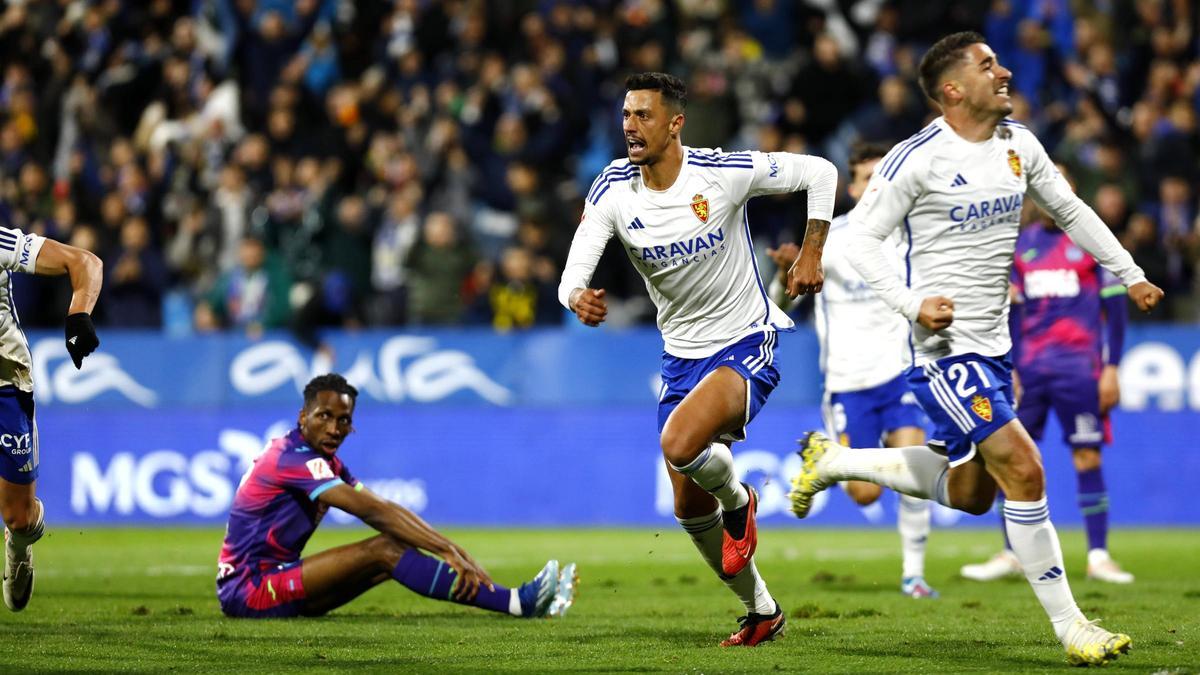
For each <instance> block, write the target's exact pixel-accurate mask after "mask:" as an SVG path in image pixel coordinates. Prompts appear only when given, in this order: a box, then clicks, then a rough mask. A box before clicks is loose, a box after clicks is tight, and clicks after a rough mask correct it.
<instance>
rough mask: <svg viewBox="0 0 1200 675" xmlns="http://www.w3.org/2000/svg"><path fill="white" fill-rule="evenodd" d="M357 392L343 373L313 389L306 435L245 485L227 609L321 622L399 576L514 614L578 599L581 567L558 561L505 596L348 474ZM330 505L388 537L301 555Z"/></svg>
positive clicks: (556, 610) (224, 551)
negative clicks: (346, 447)
mask: <svg viewBox="0 0 1200 675" xmlns="http://www.w3.org/2000/svg"><path fill="white" fill-rule="evenodd" d="M357 396H358V391H357V390H356V389H355V388H354V387H352V386H350V384H348V383H347V382H346V380H345V378H343V377H342V376H341V375H335V374H330V375H321V376H320V377H316V378H314V379H313V380H312V381H311V382H309V383H308V385H307V386H306V387H305V388H304V407H303V408H302V409H301V410H300V418H299V423H298V424H297V427H296V428H295V429H293V430H292V431H291V432H289V433H288V434H287V435H286V436H284V437H282V438H276V439H275V440H273V441H271V443H270V444H269V445H268V446H267V448H266V450H264V451H263V454H262V455H260V456H259V457H258V458H257V459H256V460H255V461H254V465H253V466H251V467H250V470H249V471H247V472H246V475H245V476H244V477H243V478H242V482H241V484H240V485H239V486H238V490H237V494H236V495H234V498H233V507H232V508H231V509H230V512H229V524H228V525H227V526H226V528H225V543H224V545H223V546H222V547H221V555H220V558H219V561H218V563H217V598H218V599H219V600H220V602H221V611H223V612H224V613H225V614H226V615H227V616H232V617H241V618H256V619H258V618H267V617H291V616H319V615H322V614H325V613H326V612H329V611H330V610H333V609H336V608H338V607H341V606H342V605H344V604H346V603H347V602H350V601H351V600H353V599H354V598H357V597H358V596H360V595H362V594H363V593H365V592H367V591H368V590H370V589H371V588H374V587H375V586H377V585H379V584H381V583H383V582H385V581H387V580H389V579H394V580H395V581H397V582H399V583H400V584H401V585H403V586H405V587H407V588H409V589H410V590H412V591H414V592H416V593H419V594H421V595H424V596H426V597H429V598H433V599H435V600H450V601H453V602H457V603H460V604H464V605H472V606H474V607H479V608H481V609H488V610H492V611H494V612H501V613H505V614H511V615H513V616H517V617H524V618H539V617H548V616H549V617H553V616H561V615H562V614H563V613H564V612H566V610H567V608H568V607H570V605H571V602H572V600H573V599H574V593H575V565H574V563H571V564H568V565H565V566H563V568H562V569H561V570H560V569H559V566H558V561H555V560H551V561H549V562H547V563H546V566H545V567H543V568H542V571H541V572H539V573H538V575H537V576H536V577H534V578H533V580H532V581H530V582H528V583H525V584H522V585H521V587H520V588H514V589H508V588H504V587H503V586H500V585H498V584H494V583H492V580H491V579H490V578H489V577H488V574H487V572H485V571H484V570H483V568H482V567H480V566H479V563H477V562H475V560H474V559H472V558H471V556H470V555H468V554H467V552H466V551H464V550H463V549H461V548H460V547H458V546H457V545H456V544H454V542H452V541H450V540H449V539H447V538H446V537H444V536H442V535H441V534H439V533H438V532H437V531H436V530H434V529H433V528H432V527H430V526H429V525H428V524H427V523H426V522H425V521H424V520H422V519H421V518H420V517H419V516H417V515H416V514H414V513H412V512H411V511H409V510H408V509H405V508H403V507H401V506H399V505H397V504H393V503H392V502H389V501H386V500H384V499H381V498H380V497H378V496H376V495H375V494H374V493H372V492H371V491H370V490H367V489H365V487H364V486H363V484H362V483H360V482H358V480H356V479H355V478H354V476H352V475H351V474H350V472H349V471H348V470H347V469H346V466H345V464H343V463H342V460H341V459H340V458H339V457H338V456H337V451H338V449H339V448H340V447H341V445H342V443H343V442H344V441H345V440H346V437H347V436H348V435H349V434H350V433H351V432H353V430H354V426H353V416H354V406H355V399H356V397H357ZM331 506H336V507H337V508H339V509H342V510H343V511H345V512H347V513H350V514H352V515H355V516H358V517H359V518H360V519H361V520H362V521H363V522H364V523H366V524H367V525H370V526H371V527H373V528H375V529H376V530H379V532H380V534H378V535H376V536H374V537H371V538H370V539H366V540H364V541H360V542H357V543H354V544H346V545H345V546H338V547H337V548H332V549H329V550H328V551H322V552H320V553H315V554H313V555H310V556H308V557H306V558H301V557H300V552H301V551H302V550H303V549H304V545H305V544H306V543H307V542H308V539H309V537H311V536H312V533H313V532H314V531H316V529H317V526H318V525H319V524H320V523H321V518H322V517H324V515H325V512H326V511H328V510H329V507H331ZM422 550H424V551H429V552H430V553H434V554H437V555H438V556H440V557H441V560H438V559H437V558H432V557H429V556H427V555H425V554H424V553H422V552H421V551H422Z"/></svg>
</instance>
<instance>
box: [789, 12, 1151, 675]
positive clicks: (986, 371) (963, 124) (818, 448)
mask: <svg viewBox="0 0 1200 675" xmlns="http://www.w3.org/2000/svg"><path fill="white" fill-rule="evenodd" d="M1011 77H1012V73H1010V72H1009V71H1008V70H1007V69H1005V68H1004V67H1003V66H1001V65H1000V64H999V63H997V62H996V55H995V53H994V52H993V51H992V49H991V48H990V47H988V46H987V45H986V44H985V43H984V39H983V36H981V35H979V34H977V33H955V34H953V35H950V36H948V37H946V38H943V39H942V40H940V41H938V42H937V44H935V45H934V46H933V47H931V48H930V50H929V51H928V52H927V53H926V54H925V56H924V57H923V58H922V59H921V65H920V82H921V87H922V89H923V90H924V91H925V93H926V95H928V96H929V97H930V98H931V99H933V101H934V102H935V103H937V104H938V105H939V106H940V107H941V109H942V112H943V116H942V117H939V118H938V119H936V120H934V122H933V123H932V124H930V125H929V126H928V127H926V128H925V129H924V130H922V131H921V132H919V133H918V134H917V135H915V136H913V137H912V138H910V139H909V140H907V141H905V142H903V143H901V144H899V145H897V146H896V147H895V148H894V149H893V150H892V152H891V153H889V154H888V156H887V157H885V158H884V160H883V161H882V162H881V163H880V165H879V169H878V170H877V171H876V174H875V177H874V178H873V179H872V180H871V184H870V187H869V188H868V189H867V194H866V195H865V196H864V197H863V199H862V201H860V202H859V204H858V206H857V207H855V209H854V211H852V212H851V214H850V221H851V227H852V228H854V237H853V240H852V241H853V243H852V245H851V250H852V254H851V261H852V262H853V264H854V266H855V268H856V269H857V270H858V271H859V273H861V274H862V276H863V278H864V279H866V281H867V283H869V284H870V285H871V288H872V289H874V290H875V292H876V293H877V294H878V295H879V296H880V297H881V298H883V300H884V301H885V302H887V303H888V305H890V306H891V307H892V308H893V309H895V310H896V311H899V312H900V313H902V314H903V315H904V316H905V317H907V318H908V319H909V320H910V321H912V322H913V325H912V338H911V343H910V358H911V359H912V362H913V367H911V368H910V369H909V370H908V373H907V376H908V382H909V386H910V387H912V389H913V392H914V393H915V394H916V395H917V398H918V399H919V400H920V401H921V405H922V407H923V408H925V411H926V412H927V413H928V414H929V416H930V418H932V419H933V421H934V423H935V425H936V431H935V432H934V435H933V437H932V438H931V440H930V442H929V445H930V447H910V448H880V449H875V450H868V451H863V450H859V449H855V450H853V451H846V450H845V449H843V448H841V447H839V446H837V445H836V444H833V443H830V442H829V441H828V440H827V439H825V438H824V437H823V436H821V435H820V434H810V436H809V437H808V438H806V440H805V442H804V447H803V448H802V450H801V456H802V457H803V459H804V466H803V469H802V470H801V472H800V473H799V474H798V475H797V476H796V477H795V479H794V481H793V486H794V489H793V492H792V498H793V511H795V512H796V513H797V515H799V516H801V517H803V516H804V515H805V514H806V513H807V510H808V508H809V506H810V505H811V500H812V495H813V494H815V493H816V492H818V491H820V490H821V489H823V488H824V487H825V486H826V485H828V484H830V483H832V482H834V481H837V480H847V479H856V480H868V481H871V482H874V483H878V484H880V485H884V486H886V487H890V488H892V489H894V490H897V491H898V492H903V493H906V494H910V495H913V496H918V497H925V498H929V499H936V500H937V501H938V502H940V503H942V504H945V505H947V506H950V507H953V508H957V509H961V510H964V511H967V512H970V513H976V514H981V513H984V512H986V511H987V510H988V508H989V507H990V505H991V503H992V500H993V499H994V498H995V495H996V488H997V485H999V486H1000V487H1001V488H1003V489H1004V492H1005V494H1006V495H1008V501H1006V502H1005V506H1004V519H1005V526H1006V529H1007V531H1008V535H1009V538H1010V540H1011V542H1012V547H1013V552H1014V553H1016V555H1017V557H1018V559H1020V561H1021V567H1022V568H1023V570H1024V573H1025V577H1026V579H1027V580H1028V581H1029V583H1030V585H1032V587H1033V591H1034V594H1035V595H1036V596H1037V598H1038V600H1039V602H1040V603H1041V605H1042V608H1043V609H1044V610H1045V611H1046V614H1047V615H1048V616H1049V617H1050V621H1051V623H1052V625H1053V627H1054V631H1055V634H1056V635H1057V636H1058V639H1059V640H1060V641H1061V643H1062V645H1063V647H1064V648H1065V649H1066V652H1067V659H1068V661H1069V662H1071V663H1072V664H1077V665H1102V664H1104V663H1106V662H1108V661H1110V660H1112V659H1114V658H1116V657H1117V656H1118V655H1119V654H1121V653H1124V652H1126V651H1128V650H1129V647H1130V639H1129V636H1127V635H1122V634H1114V633H1110V632H1109V631H1107V630H1104V629H1103V628H1101V627H1100V626H1098V625H1096V622H1094V621H1088V620H1087V618H1086V617H1084V615H1083V613H1082V612H1081V611H1080V610H1079V607H1078V605H1076V603H1075V599H1074V597H1073V596H1072V594H1071V589H1070V587H1069V586H1068V584H1067V579H1066V573H1065V571H1064V567H1063V562H1062V550H1061V548H1060V546H1059V542H1058V534H1057V533H1056V532H1055V530H1054V526H1053V525H1052V524H1051V523H1050V519H1049V509H1048V507H1047V505H1046V492H1045V474H1044V473H1043V470H1042V464H1041V456H1040V454H1039V452H1038V449H1037V446H1036V445H1035V444H1034V442H1033V440H1032V439H1031V438H1030V437H1029V434H1028V433H1026V431H1025V429H1024V427H1022V426H1021V423H1020V421H1019V420H1017V419H1016V414H1015V413H1014V412H1013V409H1012V401H1013V398H1012V386H1011V371H1012V364H1011V362H1010V361H1009V358H1008V354H1009V350H1010V347H1011V341H1010V339H1009V333H1008V327H1007V319H1008V284H1009V272H1010V269H1011V267H1012V261H1013V252H1014V250H1015V246H1016V240H1017V233H1018V229H1019V226H1020V213H1021V204H1022V201H1023V198H1024V196H1025V194H1026V193H1028V194H1029V195H1030V196H1031V197H1033V198H1034V200H1036V201H1037V203H1038V205H1039V206H1041V207H1042V208H1043V209H1044V210H1045V211H1046V212H1047V213H1049V214H1050V215H1051V216H1053V217H1054V219H1055V221H1056V222H1057V223H1058V224H1059V227H1061V228H1062V229H1063V230H1064V231H1065V232H1067V234H1068V235H1069V236H1070V237H1071V239H1072V240H1073V241H1074V242H1075V243H1076V245H1078V246H1079V247H1080V248H1081V249H1083V250H1084V251H1086V252H1087V253H1089V254H1090V255H1091V256H1092V257H1093V258H1095V259H1096V260H1097V261H1099V262H1100V263H1101V264H1102V265H1103V266H1104V267H1105V268H1107V269H1108V270H1109V271H1111V272H1112V273H1113V274H1115V275H1116V276H1118V277H1119V278H1120V279H1121V281H1122V282H1123V283H1124V284H1125V285H1126V287H1127V288H1128V289H1129V297H1130V298H1131V299H1132V300H1133V301H1134V302H1135V303H1136V304H1137V305H1138V307H1139V308H1140V309H1142V310H1143V311H1148V310H1150V309H1151V308H1152V307H1154V306H1155V305H1156V304H1158V302H1159V300H1160V299H1161V298H1162V295H1163V293H1162V290H1161V289H1159V288H1157V287H1155V286H1154V285H1153V284H1150V283H1149V282H1147V281H1146V277H1145V274H1144V273H1143V272H1142V270H1141V269H1140V268H1138V266H1137V265H1136V264H1134V262H1133V258H1132V257H1131V256H1130V255H1129V253H1128V252H1127V251H1125V250H1124V249H1123V248H1121V245H1120V243H1119V242H1117V240H1116V238H1115V237H1114V236H1113V235H1112V233H1111V232H1109V230H1108V228H1107V227H1106V226H1105V225H1104V223H1103V221H1101V220H1100V218H1099V217H1098V216H1096V214H1095V212H1093V211H1092V210H1091V209H1090V208H1089V207H1088V206H1087V205H1086V204H1084V203H1083V202H1082V201H1081V200H1080V199H1079V198H1078V197H1076V196H1075V194H1074V193H1073V192H1072V191H1071V188H1070V186H1069V185H1068V184H1067V182H1066V181H1065V180H1064V179H1063V177H1062V176H1061V175H1060V174H1059V173H1058V171H1057V170H1056V169H1055V168H1054V164H1053V163H1052V162H1051V161H1050V158H1049V157H1048V156H1047V154H1046V151H1045V149H1043V148H1042V145H1041V143H1040V142H1038V140H1037V138H1036V137H1034V135H1033V134H1032V133H1031V132H1030V131H1029V130H1028V129H1026V128H1025V127H1023V126H1022V125H1020V124H1017V123H1015V122H1012V121H1010V120H1006V119H1005V117H1006V116H1007V115H1008V114H1009V113H1011V112H1012V102H1011V100H1010V98H1009V91H1008V85H1009V80H1010V79H1011ZM897 229H900V230H901V232H902V235H903V237H904V242H905V243H906V261H907V265H906V274H905V279H904V282H905V283H902V282H901V280H900V279H897V278H896V277H895V275H894V273H893V271H892V269H891V267H890V266H889V263H888V260H887V257H886V256H885V254H884V252H883V245H884V244H883V242H884V240H885V239H886V237H887V236H888V235H890V234H891V233H892V232H893V231H895V230H897ZM934 447H936V448H939V449H940V450H941V454H939V453H938V452H934V451H933V450H932V449H931V448H934ZM947 457H948V458H949V461H947Z"/></svg>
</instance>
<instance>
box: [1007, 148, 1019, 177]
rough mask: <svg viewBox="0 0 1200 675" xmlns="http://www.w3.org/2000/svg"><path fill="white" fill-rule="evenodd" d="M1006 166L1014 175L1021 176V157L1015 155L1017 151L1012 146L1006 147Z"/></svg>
mask: <svg viewBox="0 0 1200 675" xmlns="http://www.w3.org/2000/svg"><path fill="white" fill-rule="evenodd" d="M1008 168H1010V169H1012V172H1013V175H1014V176H1016V177H1017V178H1020V177H1021V158H1020V157H1018V156H1017V151H1016V150H1013V149H1012V148H1009V149H1008Z"/></svg>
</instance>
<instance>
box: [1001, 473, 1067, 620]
mask: <svg viewBox="0 0 1200 675" xmlns="http://www.w3.org/2000/svg"><path fill="white" fill-rule="evenodd" d="M1004 526H1005V528H1006V529H1007V530H1008V540H1009V542H1010V543H1011V544H1012V550H1013V553H1015V554H1016V556H1017V560H1020V561H1021V569H1023V570H1024V571H1025V578H1026V579H1028V580H1029V584H1030V585H1031V586H1033V592H1034V594H1035V595H1037V599H1038V602H1040V603H1042V609H1044V610H1046V615H1047V616H1049V617H1050V623H1052V624H1053V625H1054V633H1055V634H1056V635H1057V636H1058V639H1059V640H1062V638H1063V636H1064V635H1065V634H1066V632H1067V628H1068V627H1069V626H1070V625H1071V623H1072V622H1074V621H1075V620H1076V619H1083V618H1084V616H1083V612H1081V611H1079V606H1078V605H1076V604H1075V598H1074V597H1073V596H1072V595H1071V587H1070V586H1069V585H1068V584H1067V571H1066V568H1065V567H1064V566H1063V558H1062V548H1061V547H1060V546H1059V543H1058V532H1056V531H1055V530H1054V525H1053V524H1052V523H1051V522H1050V507H1049V506H1047V504H1046V498H1045V497H1042V498H1041V499H1039V500H1037V501H1036V502H1018V501H1013V500H1012V499H1008V500H1006V501H1005V502H1004Z"/></svg>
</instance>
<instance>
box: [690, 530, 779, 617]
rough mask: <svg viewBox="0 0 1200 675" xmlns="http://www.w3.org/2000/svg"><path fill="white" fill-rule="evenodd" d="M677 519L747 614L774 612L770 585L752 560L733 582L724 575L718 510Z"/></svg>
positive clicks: (705, 560) (722, 534)
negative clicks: (768, 586) (769, 589)
mask: <svg viewBox="0 0 1200 675" xmlns="http://www.w3.org/2000/svg"><path fill="white" fill-rule="evenodd" d="M675 520H677V521H679V526H680V527H682V528H683V529H684V531H685V532H687V533H688V535H689V536H691V538H692V543H693V544H695V545H696V549H697V550H699V551H700V557H701V558H704V562H706V563H708V566H709V567H711V568H712V570H713V571H714V572H716V573H717V576H718V577H720V578H721V581H723V582H725V585H726V586H728V587H729V590H731V591H733V593H734V595H736V596H737V597H738V599H739V600H741V601H742V604H743V605H745V607H746V611H747V612H755V613H758V614H772V613H774V612H775V601H774V600H772V599H771V593H770V592H769V591H767V582H765V581H763V578H762V576H760V575H759V573H758V568H757V567H755V566H754V561H753V560H751V561H750V564H749V565H746V566H745V567H744V568H742V571H741V572H738V573H737V576H735V577H733V578H732V579H730V578H728V577H726V576H725V575H724V574H723V573H722V571H721V570H722V567H721V540H722V538H723V536H724V533H725V528H724V526H723V523H722V522H721V509H720V508H719V507H718V508H717V510H716V511H713V512H712V513H710V514H709V515H707V516H699V517H696V518H680V517H679V516H675Z"/></svg>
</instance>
